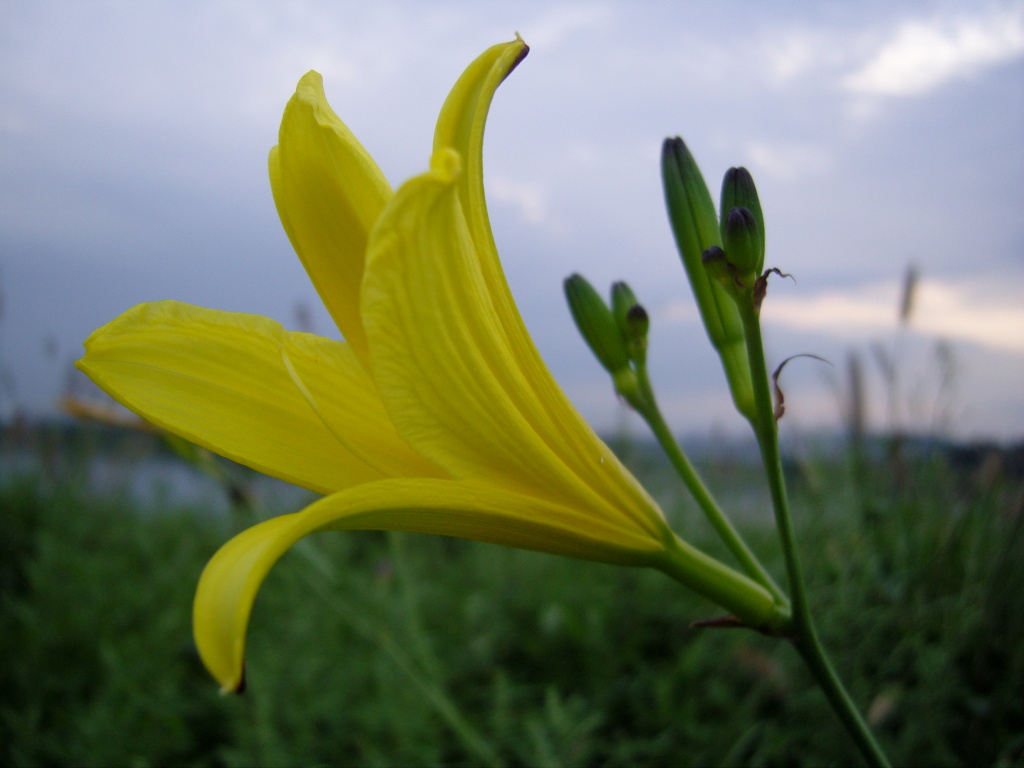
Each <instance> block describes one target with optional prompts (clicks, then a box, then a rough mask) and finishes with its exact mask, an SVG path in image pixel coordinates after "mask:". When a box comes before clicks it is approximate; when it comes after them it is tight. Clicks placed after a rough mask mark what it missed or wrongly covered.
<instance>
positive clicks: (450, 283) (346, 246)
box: [78, 39, 781, 690]
mask: <svg viewBox="0 0 1024 768" xmlns="http://www.w3.org/2000/svg"><path fill="white" fill-rule="evenodd" d="M526 52H527V47H526V45H525V44H524V43H523V42H522V40H519V39H517V40H515V41H513V42H511V43H507V44H504V45H497V46H494V47H492V48H490V49H489V50H487V51H486V52H484V53H483V54H482V55H481V56H480V57H479V58H478V59H476V61H474V62H473V63H472V64H471V65H470V66H469V68H468V69H467V70H466V71H465V73H464V74H463V75H462V77H460V79H459V80H458V82H457V83H456V84H455V87H454V88H453V89H452V91H451V94H450V95H449V97H448V99H447V100H446V101H445V104H444V107H443V108H442V110H441V114H440V117H439V119H438V123H437V128H436V133H435V137H434V151H433V157H432V158H431V164H430V170H429V172H427V173H425V174H423V175H421V176H418V177H416V178H413V179H412V180H410V181H408V182H406V183H405V184H404V185H403V186H402V187H401V188H399V189H398V191H397V192H395V193H392V191H391V189H390V187H389V185H388V183H387V181H386V180H385V179H384V177H383V175H382V174H381V172H380V170H379V169H378V167H377V165H376V164H375V163H374V162H373V160H372V159H371V158H370V156H369V155H368V154H367V153H366V151H365V150H364V149H363V147H362V146H361V145H360V144H359V142H358V141H357V140H356V139H355V137H354V136H353V135H352V134H351V132H350V131H349V130H348V128H346V127H345V125H344V124H342V122H341V121H340V120H339V119H338V117H337V116H336V115H335V114H334V112H333V111H332V110H331V108H330V106H328V104H327V101H326V99H325V97H324V94H323V89H322V84H321V78H320V76H319V75H318V74H317V73H315V72H310V73H308V74H307V75H306V76H305V77H303V78H302V80H301V81H300V82H299V85H298V88H297V90H296V93H295V95H294V96H293V97H292V99H291V101H290V102H289V103H288V105H287V107H286V108H285V112H284V117H283V119H282V123H281V131H280V138H279V144H278V146H277V147H275V148H274V149H273V150H272V151H271V154H270V179H271V185H272V187H273V191H274V199H275V201H276V203H277V208H278V212H279V214H280V216H281V221H282V222H283V224H284V227H285V230H286V231H287V232H288V236H289V238H290V239H291V242H292V244H293V246H294V247H295V250H296V251H297V252H298V254H299V257H300V258H301V259H302V263H303V264H304V266H305V267H306V270H307V272H308V273H309V276H310V278H311V279H312V281H313V284H314V285H315V286H316V288H317V291H318V292H319V294H320V296H321V298H322V299H323V301H324V303H325V304H326V306H327V308H328V310H329V311H330V313H331V316H332V317H333V318H334V320H335V322H336V323H337V325H338V328H339V329H340V331H341V333H342V335H343V336H344V338H345V341H344V342H342V341H336V340H333V339H327V338H320V337H317V336H313V335H311V334H307V333H296V332H287V331H285V330H284V329H283V328H282V327H281V326H280V325H279V324H278V323H276V322H274V321H273V320H269V319H267V318H264V317H259V316H254V315H244V314H233V313H226V312H217V311H214V310H209V309H202V308H199V307H193V306H189V305H185V304H180V303H176V302H170V301H164V302H157V303H153V304H144V305H140V306H137V307H135V308H134V309H131V310H129V311H128V312H127V313H125V314H124V315H122V316H121V317H119V318H117V319H116V320H114V321H113V322H111V323H110V324H108V325H106V326H104V327H103V328H100V329H99V330H97V331H96V332H94V333H93V334H92V335H91V336H90V337H89V339H88V340H87V341H86V355H85V357H84V358H83V359H82V360H80V361H79V362H78V366H79V368H81V369H82V370H83V371H85V372H86V373H87V374H89V376H91V377H92V379H93V380H94V381H95V382H96V383H97V384H99V385H100V386H101V387H102V388H103V389H104V390H106V391H107V392H108V393H110V394H111V395H112V396H113V397H115V398H116V399H117V400H118V401H120V402H121V403H123V404H124V405H126V406H127V407H129V408H130V409H132V410H133V411H135V412H136V413H139V414H141V415H143V416H145V418H147V419H148V420H150V421H151V422H153V423H154V424H156V425H158V426H160V427H163V428H164V429H167V430H169V431H171V432H173V433H175V434H178V435H181V436H182V437H185V438H187V439H189V440H191V441H193V442H195V443H198V444H199V445H202V446H205V447H207V448H209V449H210V450H212V451H215V452H217V453H219V454H222V455H224V456H227V457H229V458H231V459H234V460H235V461H238V462H241V463H243V464H246V465H248V466H250V467H253V468H255V469H258V470H260V471H262V472H265V473H267V474H270V475H274V476H276V477H279V478H281V479H283V480H287V481H289V482H292V483H296V484H298V485H302V486H305V487H307V488H310V489H312V490H315V491H317V492H319V493H322V494H325V496H324V498H323V499H321V500H319V501H317V502H315V503H314V504H312V505H311V506H309V507H307V508H306V509H304V510H302V511H300V512H297V513H294V514H288V515H282V516H280V517H275V518H272V519H270V520H267V521H265V522H263V523H260V524H258V525H256V526H254V527H253V528H250V529H249V530H247V531H244V532H242V533H241V534H239V535H238V536H236V537H235V538H233V539H232V540H230V541H229V542H228V543H227V544H225V545H224V546H223V547H222V548H221V549H220V551H218V552H217V553H216V554H215V555H214V557H213V559H212V560H211V561H210V563H209V564H208V565H207V567H206V569H205V570H204V572H203V575H202V577H201V579H200V583H199V587H198V589H197V593H196V598H195V604H194V615H193V619H194V630H195V638H196V643H197V645H198V647H199V652H200V655H201V656H202V658H203V661H204V662H205V664H206V666H207V667H208V668H209V670H210V672H211V673H212V674H213V676H214V677H215V678H216V679H217V680H218V681H219V682H220V684H221V685H222V687H223V689H224V690H235V689H237V688H238V687H239V686H240V685H241V683H242V679H243V655H244V644H245V633H246V626H247V624H248V620H249V614H250V610H251V607H252V603H253V600H254V599H255V596H256V592H257V590H258V589H259V586H260V583H261V582H262V580H263V578H264V577H265V575H266V573H267V572H268V571H269V569H270V567H271V566H272V565H273V564H274V562H275V561H276V560H277V559H278V558H279V557H280V556H281V554H282V553H283V552H285V551H286V550H287V549H288V548H289V547H290V546H291V545H292V544H293V543H294V542H295V541H296V540H298V539H299V538H300V537H302V536H304V535H306V534H307V533H311V532H313V531H321V530H329V529H338V530H341V529H348V530H354V529H385V530H403V531H416V532H424V533H434V534H442V535H447V536H458V537H462V538H467V539H476V540H479V541H485V542H492V543H496V544H504V545H507V546H513V547H521V548H524V549H532V550H538V551H542V552H551V553H556V554H560V555H567V556H570V557H577V558H584V559H589V560H597V561H602V562H608V563H617V564H622V565H632V566H651V567H655V568H658V569H660V570H663V571H665V572H666V573H669V574H670V575H671V576H672V577H674V578H676V579H677V580H679V581H682V582H683V583H686V584H688V585H690V586H692V587H693V588H695V589H697V590H698V591H699V592H701V593H702V594H704V595H706V596H708V597H709V598H711V599H713V600H715V601H717V602H719V603H720V604H721V605H724V606H726V607H727V608H729V609H730V610H732V611H733V612H734V613H737V614H738V615H739V616H741V618H743V619H745V620H747V621H749V622H751V623H756V624H773V623H774V624H777V623H778V622H779V621H780V615H781V614H780V613H779V611H778V609H776V607H775V605H774V604H773V601H772V599H771V597H770V596H769V594H768V593H767V592H766V591H765V590H764V589H763V588H761V587H760V586H758V585H756V584H754V583H753V582H752V581H750V580H749V579H747V578H746V577H744V576H742V575H740V574H739V573H737V572H735V571H733V570H732V569H730V568H727V567H726V566H724V565H722V564H720V563H719V562H717V561H716V560H713V559H711V558H709V557H707V556H706V555H704V554H702V553H701V552H699V551H697V550H696V549H694V548H693V547H691V546H689V545H688V544H686V543H684V542H682V541H680V540H679V539H678V538H677V537H676V536H675V534H673V533H672V531H671V530H670V529H669V527H668V526H667V524H666V523H665V519H664V516H663V515H662V513H661V511H660V510H659V509H658V506H657V505H656V504H655V502H654V501H653V500H652V499H651V498H650V497H649V496H648V495H647V493H646V492H645V491H644V490H643V489H642V488H641V487H640V485H639V484H638V483H637V482H636V480H634V478H633V477H632V476H631V475H630V474H629V472H628V471H627V470H626V469H625V468H624V467H623V466H622V465H621V464H620V463H619V462H618V460H617V459H616V458H615V456H614V455H613V454H612V452H611V451H610V450H609V449H608V448H607V447H606V446H605V445H604V443H602V442H601V440H600V439H598V437H597V436H596V435H595V434H594V433H593V432H592V431H591V430H590V428H589V427H588V426H587V425H586V423H585V422H584V421H583V419H582V418H581V417H580V416H579V414H578V413H577V412H576V411H575V410H574V409H573V407H572V406H571V405H570V403H569V402H568V400H567V399H566V397H565V395H564V394H563V393H562V391H561V390H560V389H559V387H558V386H557V384H556V383H555V381H554V379H553V378H552V376H551V374H550V373H549V372H548V370H547V368H546V367H545V366H544V363H543V362H542V360H541V359H540V356H539V355H538V353H537V350H536V349H535V347H534V346H533V343H532V341H531V340H530V337H529V335H528V334H527V331H526V328H525V326H524V325H523V322H522V319H521V318H520V316H519V313H518V311H517V310H516V307H515V304H514V302H513V300H512V296H511V294H510V292H509V289H508V286H507V284H506V282H505V278H504V275H503V273H502V270H501V265H500V262H499V260H498V255H497V251H496V250H495V246H494V242H493V239H492V235H491V230H490V226H489V224H488V219H487V210H486V208H485V205H484V191H483V174H482V168H481V163H482V141H483V129H484V121H485V118H486V115H487V110H488V107H489V105H490V101H491V98H492V96H493V94H494V92H495V90H496V89H497V86H498V85H499V84H500V83H501V81H502V80H503V79H504V78H505V77H506V76H507V75H508V74H509V72H511V71H512V69H513V68H514V67H515V66H516V65H517V64H518V63H519V62H520V61H521V60H522V58H523V57H524V56H525V55H526Z"/></svg>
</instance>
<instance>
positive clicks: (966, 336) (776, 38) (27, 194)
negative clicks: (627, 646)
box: [0, 0, 1024, 441]
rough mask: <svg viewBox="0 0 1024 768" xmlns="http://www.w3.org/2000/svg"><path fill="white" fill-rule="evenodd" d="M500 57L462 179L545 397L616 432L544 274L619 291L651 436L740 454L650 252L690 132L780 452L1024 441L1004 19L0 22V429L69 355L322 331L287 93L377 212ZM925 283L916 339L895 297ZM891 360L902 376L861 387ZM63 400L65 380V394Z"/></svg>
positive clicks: (656, 252)
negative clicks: (736, 258) (477, 160)
mask: <svg viewBox="0 0 1024 768" xmlns="http://www.w3.org/2000/svg"><path fill="white" fill-rule="evenodd" d="M516 32H518V33H520V34H521V35H522V36H523V38H524V39H525V40H526V42H527V43H528V44H529V45H530V47H531V52H530V55H529V56H528V58H527V59H526V61H525V62H523V64H521V65H520V66H519V67H518V68H517V69H516V71H515V72H514V73H513V75H512V76H511V77H510V78H509V79H508V80H507V81H506V82H505V83H504V84H503V85H502V86H501V88H500V89H499V91H498V94H497V95H496V97H495V101H494V106H493V108H492V110H491V113H490V117H489V121H488V128H487V138H486V140H485V156H484V163H485V184H486V190H487V195H488V205H489V208H490V214H491V221H492V225H493V227H494V231H495V237H496V240H497V243H498V247H499V250H500V252H501V254H502V261H503V264H504V266H505V269H506V273H507V276H508V278H509V282H510V284H511V286H512V289H513V293H514V294H515V297H516V300H517V302H518V304H519V306H520V309H521V311H522V313H523V315H524V318H525V320H526V323H527V325H528V327H529V328H530V330H531V333H532V334H533V336H534V339H535V341H536V342H537V345H538V347H539V348H540V350H541V352H542V354H543V355H544V356H545V358H546V359H547V361H548V362H549V365H550V367H551V369H552V371H553V372H554V374H555V376H556V378H557V379H558V380H559V381H560V382H561V384H562V385H563V387H564V388H565V389H566V391H567V392H568V393H569V395H570V397H571V398H572V399H573V401H574V402H575V403H576V405H577V407H578V408H579V409H580V410H581V411H582V412H583V414H584V415H585V416H586V417H587V418H588V419H589V420H590V421H591V423H593V424H594V425H595V426H596V427H597V428H599V429H601V430H611V429H620V428H627V429H629V430H631V431H635V433H636V434H640V433H641V430H640V429H639V427H638V425H637V423H636V421H635V416H630V415H625V413H624V409H623V406H622V405H621V404H620V403H618V402H617V401H616V398H615V396H614V393H613V391H612V388H611V385H610V383H609V380H608V378H607V376H606V375H605V374H604V372H603V370H602V369H601V368H600V367H599V366H598V364H597V363H596V362H595V361H594V360H593V359H592V357H591V356H590V353H589V351H588V350H587V349H586V347H585V345H584V343H583V341H582V340H581V339H580V337H579V336H578V334H577V333H576V331H575V328H574V326H573V324H572V320H571V318H570V316H569V313H568V311H567V309H566V306H565V302H564V298H563V295H562V280H563V279H564V278H565V277H566V276H567V275H569V274H571V273H573V272H580V273H582V274H584V275H585V276H587V277H588V279H590V281H591V282H592V283H594V285H595V286H598V287H599V288H600V289H601V290H602V291H604V290H606V289H607V288H608V286H609V285H610V284H611V282H612V281H614V280H619V279H625V280H627V281H628V282H629V283H630V285H631V286H632V287H633V289H634V291H635V293H636V294H637V296H638V297H639V299H640V301H641V303H643V304H644V306H645V307H646V308H647V309H648V312H649V314H650V316H651V318H652V329H651V333H650V351H649V359H650V365H651V375H652V378H653V380H654V385H655V388H656V390H657V392H658V396H659V399H660V401H661V403H662V407H663V410H664V411H665V413H666V416H667V417H668V419H669V421H670V422H671V423H672V424H673V426H674V427H675V428H676V429H677V430H678V431H680V432H683V433H687V434H694V435H734V434H735V435H739V434H742V433H743V431H744V428H745V423H744V422H743V421H742V420H741V419H740V417H738V416H737V415H736V414H735V413H734V412H733V411H732V409H731V407H730V403H729V398H728V394H727V389H726V387H725V383H724V378H723V375H722V372H721V368H720V366H719V364H718V361H717V358H716V357H715V355H714V353H713V352H712V351H711V349H710V347H709V345H708V344H707V341H706V338H705V336H704V332H703V329H702V327H701V325H700V320H699V317H698V315H697V312H696V309H695V306H694V303H693V299H692V296H691V295H690V293H689V287H688V285H687V283H686V280H685V276H684V274H683V271H682V268H681V266H680V264H679V260H678V256H677V254H676V252H675V247H674V244H673V241H672V237H671V233H670V230H669V227H668V223H667V219H666V215H665V207H664V199H663V195H662V190H661V181H660V168H659V155H660V148H661V143H662V141H663V140H664V138H665V137H667V136H676V135H679V136H682V137H683V138H684V139H685V140H686V142H687V144H688V146H689V147H690V148H691V150H692V151H693V153H694V155H695V157H696V158H697V161H698V163H699V164H700V166H701V168H702V170H703V173H704V176H705V178H706V179H707V181H708V185H709V187H710V188H711V191H712V196H713V197H715V198H716V199H717V196H718V189H719V184H720V180H721V177H722V175H723V174H724V172H725V171H726V169H727V168H729V167H730V166H735V165H743V166H745V167H747V168H748V169H749V170H750V171H751V173H752V174H753V176H754V179H755V181H756V183H757V185H758V189H759V192H760V196H761V202H762V207H763V209H764V214H765V222H766V223H765V229H766V240H767V249H768V251H767V258H766V264H767V265H770V266H777V267H779V268H780V269H782V270H783V271H785V272H787V273H790V274H792V275H793V276H794V279H793V280H773V281H772V282H771V284H770V287H769V294H768V298H767V299H766V301H765V304H764V308H763V324H764V326H765V334H766V344H767V348H768V354H769V357H770V359H771V361H774V362H775V363H779V362H781V361H782V360H784V359H786V358H788V357H790V356H792V355H799V354H814V355H817V356H820V357H822V358H824V359H825V360H827V361H828V362H827V363H822V362H819V361H817V360H814V359H812V358H797V359H794V360H793V361H792V362H790V363H789V364H788V366H787V367H786V369H785V372H784V374H783V375H782V377H781V380H780V381H781V384H782V387H783V389H784V391H785V396H786V405H787V412H786V416H785V418H784V419H783V422H782V427H783V431H784V433H785V432H787V431H788V432H789V433H790V434H796V435H800V434H812V433H816V432H817V431H818V430H821V429H832V428H836V427H840V426H841V425H842V423H843V407H844V406H843V403H844V392H846V391H847V389H848V386H847V384H846V382H847V380H848V369H849V364H850V363H849V361H850V360H851V359H856V360H858V361H859V363H860V366H861V369H862V370H863V372H864V375H865V381H866V391H867V402H868V406H869V409H868V415H869V422H870V426H871V427H872V428H874V429H879V430H884V429H887V428H894V427H895V428H900V429H904V430H909V431H913V432H933V433H938V434H939V435H941V436H944V437H949V438H953V439H959V440H981V439H985V440H999V441H1009V440H1014V439H1020V438H1021V437H1022V436H1024V216H1022V214H1021V204H1022V202H1024V3H1022V2H1008V1H1005V0H1004V1H1001V2H964V1H963V0H960V1H959V2H907V1H905V0H885V1H884V2H881V1H879V0H865V1H864V2H857V3H845V2H843V3H840V2H828V1H827V0H826V1H824V2H816V3H805V2H795V1H783V2H773V3H747V2H730V1H728V0H727V1H726V2H719V3H713V4H712V3H696V2H654V1H653V0H652V1H649V2H617V1H609V2H587V3H579V2H562V1H560V0H548V1H547V2H543V3H541V2H522V3H507V2H505V3H490V2H475V3H470V2H436V3H421V2H413V1H412V0H405V1H404V2H402V1H396V2H385V1H383V0H382V1H381V2H376V3H373V4H369V3H344V2H340V3H327V2H289V3H277V2H269V1H267V2H259V1H250V2H208V3H201V2H119V3H118V2H101V1H99V0H97V1H96V2H89V3H78V2H65V3H55V2H48V1H47V0H33V1H32V2H28V0H4V1H3V2H0V302H2V305H0V306H2V308H0V396H2V400H0V418H10V417H11V416H12V415H13V414H15V413H28V414H33V415H39V414H46V413H50V412H53V410H54V409H55V407H56V405H55V404H56V403H57V401H58V399H59V397H60V395H61V394H62V393H63V392H64V391H65V389H66V388H67V387H69V386H73V387H74V391H75V392H76V393H77V394H79V395H81V396H94V395H95V394H96V392H95V391H90V390H89V389H88V388H87V386H86V382H83V381H81V380H77V379H75V378H74V377H73V376H71V375H70V372H71V370H72V367H71V366H72V362H73V361H74V360H75V359H76V358H77V357H79V356H80V355H81V353H82V347H81V343H82V341H83V340H84V339H85V338H86V336H88V334H89V333H90V332H91V331H92V330H93V329H94V328H96V327H98V326H100V325H102V324H104V323H106V322H108V321H109V320H112V319H113V318H114V317H116V316H117V315H118V314H120V313H121V312H123V311H125V310H126V309H128V308H130V307H131V306H133V305H135V304H138V303H141V302H144V301H153V300H159V299H168V298H171V299H177V300H180V301H186V302H191V303H194V304H199V305H203V306H208V307H214V308H218V309H224V310H231V311H240V312H253V313H259V314H264V315H268V316H270V317H273V318H275V319H277V320H279V321H281V322H283V323H284V324H285V325H286V326H288V327H291V328H303V329H309V328H312V330H314V331H316V332H318V333H321V334H323V335H328V336H336V335H337V331H336V330H335V329H334V328H333V327H332V325H331V322H330V319H329V317H328V315H327V313H326V311H325V310H323V308H322V306H321V305H320V304H319V301H318V299H317V296H316V293H315V291H314V290H313V288H312V286H311V284H310V283H309V281H308V279H307V278H306V276H305V274H304V273H303V270H302V267H301V265H300V264H299V261H298V259H297V258H296V257H295V256H294V254H293V252H292V250H291V248H290V246H289V243H288V240H287V238H286V236H285V234H284V232H283V230H282V229H281V226H280V223H279V221H278V219H277V215H276V212H275V209H274V204H273V200H272V197H271V193H270V186H269V182H268V179H267V172H266V161H267V152H268V151H269V149H270V147H271V146H272V145H273V144H275V143H276V136H277V128H278V123H279V121H280V118H281V113H282V110H283V108H284V105H285V103H286V102H287V100H288V98H289V97H290V96H291V93H292V92H293V90H294V87H295V83H296V82H297V81H298V79H299V77H301V76H302V74H303V73H305V72H306V71H307V70H309V69H316V70H317V71H319V72H320V73H322V75H323V76H324V84H325V90H326V93H327V97H328V99H329V101H330V102H331V104H332V106H333V107H334V109H335V111H336V112H337V113H338V114H339V115H340V116H341V118H342V119H343V120H344V121H345V122H346V123H347V124H348V125H349V127H350V128H351V129H352V130H353V131H354V132H355V134H356V135H357V136H358V137H359V138H360V140H361V141H362V142H363V144H364V145H365V146H366V148H367V149H368V150H369V151H370V153H371V154H372V155H373V156H374V158H375V159H376V160H377V162H378V163H379V164H380V166H381V168H382V169H383V171H384V173H385V174H386V175H387V176H388V178H389V180H390V181H391V182H392V184H393V185H394V186H397V185H398V184H400V183H401V182H402V181H403V180H404V179H406V178H409V177H411V176H413V175H416V174H418V173H420V172H422V171H423V170H425V169H426V167H427V164H428V161H429V152H430V143H431V138H432V132H433V123H434V120H435V119H436V116H437V111H438V110H439V108H440V105H441V103H442V101H443V99H444V97H445V95H446V94H447V91H448V89H449V88H450V87H451V85H452V84H453V83H454V82H455V79H456V78H457V77H458V75H459V74H460V73H461V71H462V69H463V68H464V67H465V66H466V65H467V64H468V63H469V62H470V61H471V60H472V59H473V58H474V57H475V56H476V55H477V54H479V53H480V52H482V51H483V50H484V49H485V48H487V47H488V46H490V45H491V44H493V43H497V42H501V41H505V40H509V39H511V38H512V37H513V36H514V35H515V33H516ZM911 265H912V266H913V268H914V269H915V270H916V273H917V275H918V281H917V284H916V286H917V290H916V291H915V296H914V298H915V300H914V304H913V308H912V311H911V314H910V316H909V322H907V323H905V324H901V323H900V322H899V320H898V316H899V304H900V296H901V285H902V283H903V280H904V275H905V274H906V272H907V269H908V268H909V267H910V266H911ZM893 360H895V361H896V362H897V364H896V366H895V370H896V371H897V375H896V377H895V379H894V380H893V381H887V380H886V378H885V375H884V370H885V369H886V366H887V364H888V363H889V362H891V361H893ZM69 382H70V383H69Z"/></svg>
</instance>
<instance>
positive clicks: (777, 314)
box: [763, 280, 1024, 352]
mask: <svg viewBox="0 0 1024 768" xmlns="http://www.w3.org/2000/svg"><path fill="white" fill-rule="evenodd" d="M899 295H900V286H899V285H898V284H897V282H895V281H892V282H887V283H875V284H871V285H868V286H864V287H863V288H860V289H857V290H854V291H827V292H823V293H819V294H817V295H816V296H811V297H806V298H804V297H802V298H790V297H785V296H780V297H774V298H770V299H769V300H768V301H766V302H765V305H764V310H763V311H764V315H765V319H766V322H767V323H774V324H778V325H781V326H788V327H790V328H796V329H799V330H805V331H816V332H821V333H825V334H828V335H834V336H840V337H848V336H863V335H864V333H865V332H871V331H885V330H893V329H895V328H896V324H897V307H898V303H899ZM910 326H911V327H912V328H913V329H915V330H917V331H922V332H925V333H928V334H931V335H934V336H939V337H942V338H947V339H955V340H962V341H970V342H974V343H976V344H980V345H982V346H985V347H990V348H992V349H997V350H1006V351H1011V352H1024V297H1022V296H1020V295H1017V296H1011V295H1007V294H1006V293H1005V292H998V291H996V290H994V289H993V288H991V287H988V286H983V285H980V284H977V285H971V284H970V283H966V284H958V285H953V284H951V283H945V282H939V281H935V280H923V281H921V282H920V283H918V286H917V289H916V292H915V297H914V308H913V313H912V316H911V319H910Z"/></svg>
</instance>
